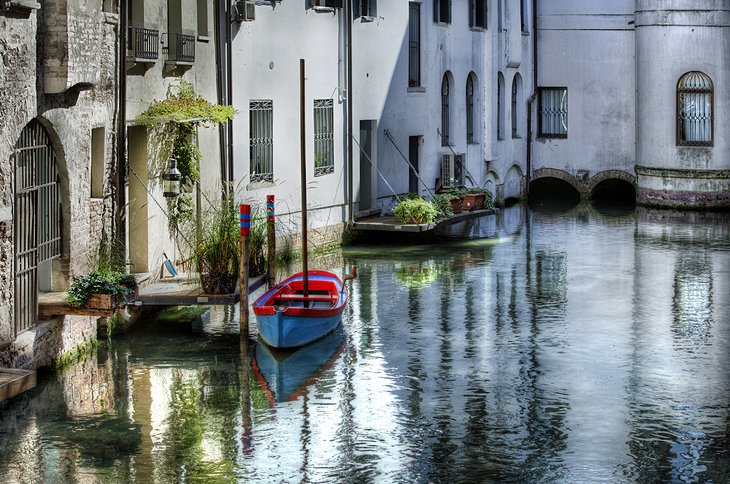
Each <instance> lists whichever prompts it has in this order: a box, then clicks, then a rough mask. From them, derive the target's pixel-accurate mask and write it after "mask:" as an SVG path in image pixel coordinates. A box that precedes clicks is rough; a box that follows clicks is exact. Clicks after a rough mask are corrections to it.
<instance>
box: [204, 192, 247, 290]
mask: <svg viewBox="0 0 730 484" xmlns="http://www.w3.org/2000/svg"><path fill="white" fill-rule="evenodd" d="M202 227H203V228H202V231H201V233H200V234H199V237H198V240H197V243H196V245H195V247H194V248H193V259H194V261H195V263H196V265H197V267H198V273H199V274H200V285H201V287H202V288H203V292H205V293H206V294H231V293H233V292H234V291H235V289H236V284H237V283H238V264H239V258H240V254H239V242H240V240H239V237H240V232H239V220H238V213H237V212H236V207H235V205H234V204H233V202H230V201H224V202H221V205H220V206H219V207H216V208H215V209H214V210H213V211H212V212H211V213H210V214H208V220H206V221H204V223H203V224H202Z"/></svg>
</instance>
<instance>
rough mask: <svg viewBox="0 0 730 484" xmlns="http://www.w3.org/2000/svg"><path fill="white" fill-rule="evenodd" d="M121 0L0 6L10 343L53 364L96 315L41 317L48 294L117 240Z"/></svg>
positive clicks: (7, 355)
mask: <svg viewBox="0 0 730 484" xmlns="http://www.w3.org/2000/svg"><path fill="white" fill-rule="evenodd" d="M115 3H116V2H111V1H104V2H101V1H99V2H82V1H77V0H69V1H53V2H50V1H49V2H42V4H41V3H38V2H34V1H19V0H5V1H2V2H0V56H2V58H3V59H4V62H3V64H4V65H3V67H2V68H0V85H2V90H0V118H2V122H0V261H2V263H0V348H1V349H3V350H7V351H6V352H4V353H2V357H1V358H0V359H1V360H2V363H3V364H4V365H7V364H10V365H13V366H25V367H33V368H35V367H39V366H43V365H47V364H49V362H50V359H51V358H56V357H58V356H60V355H61V354H63V353H64V352H65V351H68V350H69V349H71V348H73V347H74V346H76V345H78V344H80V343H81V342H83V341H84V340H86V339H88V338H90V337H94V336H95V332H96V325H95V322H94V321H93V320H92V319H90V318H81V317H72V318H67V319H65V320H63V319H60V320H54V321H51V322H46V323H43V324H38V321H37V319H36V307H37V303H38V299H37V298H38V293H39V291H40V292H44V291H52V290H62V289H64V288H65V287H66V286H67V284H68V282H69V280H70V278H71V276H72V275H76V274H79V273H81V272H84V271H85V270H86V266H87V263H88V260H89V257H90V256H93V254H94V253H95V251H96V250H97V249H98V247H99V241H100V240H101V238H102V237H103V236H106V237H107V238H108V237H110V236H111V235H112V233H113V232H114V229H115V227H114V226H113V224H112V222H111V221H112V213H113V212H114V210H115V209H117V208H118V206H117V205H115V204H116V202H117V199H116V198H115V192H114V190H113V187H114V186H115V185H114V184H115V182H116V171H115V163H114V161H113V160H114V159H115V154H116V152H117V146H116V143H117V136H116V133H117V132H118V125H117V123H118V119H117V118H116V113H117V112H118V110H119V104H118V98H117V97H116V96H115V87H116V84H115V82H116V81H115V79H116V77H117V76H118V72H117V66H118V38H119V23H120V22H119V15H118V14H117V13H116V11H115V10H114V9H115Z"/></svg>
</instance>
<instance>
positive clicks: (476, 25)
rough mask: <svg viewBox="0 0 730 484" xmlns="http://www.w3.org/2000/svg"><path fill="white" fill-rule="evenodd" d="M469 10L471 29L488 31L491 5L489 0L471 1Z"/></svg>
mask: <svg viewBox="0 0 730 484" xmlns="http://www.w3.org/2000/svg"><path fill="white" fill-rule="evenodd" d="M480 6H481V8H480ZM468 8H469V28H470V29H471V30H476V31H480V30H487V28H488V26H489V3H488V2H487V0H469V5H468Z"/></svg>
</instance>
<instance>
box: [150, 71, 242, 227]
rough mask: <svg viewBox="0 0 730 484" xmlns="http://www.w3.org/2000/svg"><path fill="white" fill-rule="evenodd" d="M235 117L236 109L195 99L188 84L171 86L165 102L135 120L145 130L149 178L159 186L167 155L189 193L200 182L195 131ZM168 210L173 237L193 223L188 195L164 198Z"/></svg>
mask: <svg viewBox="0 0 730 484" xmlns="http://www.w3.org/2000/svg"><path fill="white" fill-rule="evenodd" d="M235 114H236V110H235V109H233V107H232V106H222V105H219V104H211V103H210V102H208V101H206V100H205V99H203V98H202V97H200V96H198V95H197V94H196V93H195V89H194V88H193V85H192V84H191V83H189V82H187V81H184V80H180V81H179V83H177V84H171V85H170V87H169V88H168V90H167V97H166V98H165V99H163V100H161V101H154V102H153V103H152V104H151V105H150V106H149V108H147V110H146V111H144V112H143V113H142V114H140V115H139V116H137V121H139V122H140V124H142V125H144V126H147V128H148V133H149V139H150V148H151V149H150V150H149V151H150V165H149V166H148V172H149V175H150V178H156V179H157V180H158V181H159V182H160V183H161V182H162V175H163V174H164V172H165V170H166V169H167V165H168V162H169V160H170V156H174V157H175V159H176V160H177V168H178V170H180V175H181V180H180V181H181V186H182V187H183V190H184V192H185V191H186V192H188V193H189V192H190V191H192V187H193V186H194V185H195V183H197V182H198V181H199V180H200V162H201V160H202V155H201V154H200V150H198V146H197V143H196V134H197V128H198V127H199V126H210V125H213V124H223V123H226V122H228V121H230V120H232V119H233V117H234V116H235ZM167 209H168V215H169V217H168V227H169V229H170V231H171V232H172V233H173V234H174V233H178V232H180V231H181V229H183V228H184V227H186V225H187V224H188V223H190V222H192V221H193V215H194V210H195V204H194V203H193V200H192V198H191V197H190V195H189V194H187V193H183V194H181V195H180V196H179V197H176V198H171V199H167Z"/></svg>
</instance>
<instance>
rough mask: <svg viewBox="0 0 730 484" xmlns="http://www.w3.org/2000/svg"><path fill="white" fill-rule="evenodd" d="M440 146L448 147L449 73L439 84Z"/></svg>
mask: <svg viewBox="0 0 730 484" xmlns="http://www.w3.org/2000/svg"><path fill="white" fill-rule="evenodd" d="M441 146H449V73H448V72H447V73H446V74H444V80H443V81H442V82H441Z"/></svg>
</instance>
